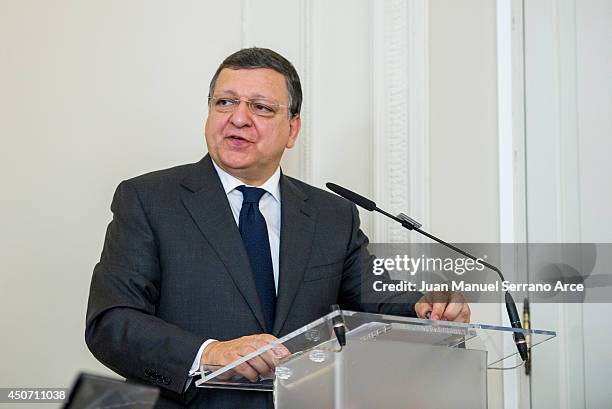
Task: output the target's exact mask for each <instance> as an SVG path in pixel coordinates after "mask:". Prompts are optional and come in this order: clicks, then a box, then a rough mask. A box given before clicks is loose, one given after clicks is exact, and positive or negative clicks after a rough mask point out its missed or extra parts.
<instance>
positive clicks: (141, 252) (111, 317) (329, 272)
mask: <svg viewBox="0 0 612 409" xmlns="http://www.w3.org/2000/svg"><path fill="white" fill-rule="evenodd" d="M301 101H302V92H301V85H300V81H299V77H298V75H297V73H296V71H295V69H294V67H293V66H292V65H291V63H290V62H289V61H287V60H286V59H285V58H283V57H282V56H280V55H279V54H277V53H275V52H273V51H271V50H267V49H260V48H251V49H244V50H241V51H238V52H236V53H234V54H232V55H231V56H229V57H228V58H227V59H226V60H225V61H224V62H223V63H222V64H221V65H220V67H219V68H218V70H217V72H216V73H215V75H214V77H213V79H212V81H211V85H210V91H209V114H208V118H207V121H206V128H205V135H206V143H207V146H208V152H209V153H208V155H206V157H204V159H202V160H201V161H200V162H198V163H195V164H190V165H184V166H179V167H175V168H171V169H167V170H163V171H158V172H153V173H150V174H146V175H143V176H140V177H137V178H134V179H131V180H127V181H124V182H122V183H121V184H120V185H119V187H118V188H117V191H116V193H115V197H114V199H113V204H112V206H111V209H112V211H113V213H114V216H113V220H112V222H111V223H110V225H109V227H108V230H107V235H106V240H105V244H104V250H103V252H102V256H101V259H100V262H99V263H98V264H97V265H96V267H95V269H94V274H93V277H92V283H91V290H90V297H89V305H88V311H87V327H86V334H85V336H86V341H87V345H88V346H89V348H90V350H91V351H92V353H93V354H94V355H95V356H96V357H97V358H98V359H99V360H100V361H101V362H102V363H104V364H105V365H106V366H108V367H109V368H111V369H112V370H114V371H116V372H117V373H119V374H120V375H122V376H125V377H126V378H128V379H133V380H139V381H146V382H152V383H154V384H156V385H158V386H160V388H161V390H162V396H163V398H162V399H161V400H160V402H159V404H158V407H159V408H182V407H192V408H204V407H205V408H208V409H214V408H265V407H272V400H271V396H270V395H271V394H269V393H262V392H244V391H227V390H215V389H205V390H196V388H194V386H193V382H192V379H191V377H190V376H191V374H193V372H194V371H195V370H197V369H198V367H200V366H209V365H225V364H228V363H230V362H232V361H233V360H235V359H237V358H239V357H241V356H244V355H246V354H248V353H250V352H252V351H254V350H256V349H258V348H260V347H262V346H264V345H265V344H267V343H268V342H270V341H272V340H274V339H276V337H277V336H282V335H285V334H287V333H289V332H290V331H292V330H295V329H297V328H299V327H301V326H303V325H305V324H307V323H308V322H310V321H313V320H315V319H317V318H319V317H320V316H322V315H324V314H326V313H328V312H329V307H330V305H332V304H340V306H341V307H342V308H345V309H352V310H364V311H380V312H385V313H390V314H402V315H412V316H414V315H418V316H424V314H425V313H426V312H432V318H434V319H442V318H444V319H448V320H457V321H467V320H469V313H470V312H469V307H468V306H467V304H465V303H464V302H463V301H462V300H461V299H451V298H450V297H452V296H450V295H449V298H448V299H445V300H442V301H443V302H436V303H434V302H433V300H430V299H426V298H421V300H420V302H419V303H416V302H417V301H418V300H419V298H420V297H421V296H422V294H420V293H414V294H405V295H404V296H403V297H404V301H405V303H403V304H399V303H389V302H385V300H380V302H371V300H369V301H370V302H368V303H364V302H363V297H362V296H363V294H361V288H362V287H361V278H362V272H364V270H365V268H366V265H367V263H368V261H369V260H370V258H369V255H368V254H367V251H366V249H365V247H366V245H367V238H366V237H365V236H364V234H363V233H362V232H361V230H360V229H359V218H358V212H357V209H356V208H355V206H354V205H352V204H350V203H348V202H347V201H345V200H344V199H341V198H339V197H337V196H335V195H332V194H330V193H328V192H325V191H322V190H319V189H316V188H314V187H312V186H309V185H306V184H305V183H302V182H300V181H298V180H296V179H292V178H290V177H288V176H285V175H283V174H282V173H281V171H280V168H279V163H280V160H281V157H282V155H283V152H284V150H285V149H286V148H292V147H293V146H294V144H295V142H296V139H297V136H298V133H299V130H300V125H301V118H300V106H301ZM436 301H437V300H436ZM415 305H416V306H415ZM285 353H286V351H285ZM279 358H280V356H276V355H274V354H271V353H270V354H266V355H264V356H263V357H262V358H256V359H253V360H251V361H249V362H248V363H245V364H244V365H241V366H240V367H238V368H236V372H237V373H239V374H240V375H243V376H245V377H247V378H248V379H251V380H254V379H256V378H257V376H258V375H260V374H261V375H264V376H265V375H269V374H270V373H271V371H272V370H273V368H274V366H275V365H276V363H277V362H278V359H279Z"/></svg>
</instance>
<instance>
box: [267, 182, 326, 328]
mask: <svg viewBox="0 0 612 409" xmlns="http://www.w3.org/2000/svg"><path fill="white" fill-rule="evenodd" d="M280 186H281V234H280V261H279V283H278V299H277V303H276V318H275V320H274V329H273V331H272V334H274V335H278V333H279V332H280V330H281V329H282V328H283V324H284V323H285V321H286V319H287V316H288V315H289V311H290V310H291V305H292V304H293V300H294V299H295V295H296V294H297V291H298V289H299V287H300V284H301V283H302V279H303V277H304V270H305V269H306V266H307V264H308V259H309V257H310V252H311V250H312V241H313V238H314V231H315V224H316V219H317V211H316V209H315V208H313V207H312V206H310V205H309V204H308V203H307V200H308V197H307V196H306V194H305V193H304V192H303V191H302V190H301V189H300V188H299V187H298V186H296V185H295V184H294V183H293V182H292V181H291V180H290V179H289V178H288V177H286V176H284V175H282V176H281V180H280Z"/></svg>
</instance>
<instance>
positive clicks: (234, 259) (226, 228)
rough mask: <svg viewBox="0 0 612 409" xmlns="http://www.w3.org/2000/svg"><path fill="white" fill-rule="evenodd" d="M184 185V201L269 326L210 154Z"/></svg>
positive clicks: (218, 254)
mask: <svg viewBox="0 0 612 409" xmlns="http://www.w3.org/2000/svg"><path fill="white" fill-rule="evenodd" d="M181 185H183V186H184V187H186V188H187V189H188V191H185V192H184V194H183V196H182V200H183V204H184V205H185V207H186V208H187V210H188V211H189V213H190V214H191V217H192V218H193V220H194V221H195V223H196V224H197V226H198V228H199V229H200V231H201V232H202V234H203V235H204V236H205V237H206V239H207V240H208V243H209V244H210V245H211V247H212V248H213V249H214V250H215V252H216V253H217V256H218V257H219V258H220V259H221V261H222V262H223V264H224V265H225V267H226V268H227V271H228V273H229V274H230V275H231V277H232V279H233V280H234V283H235V284H236V287H238V290H239V291H240V293H241V294H242V296H243V297H244V299H245V300H246V302H247V303H248V305H249V307H250V308H251V310H252V312H253V315H255V317H256V318H257V321H259V324H260V325H261V327H262V328H264V329H265V328H266V326H265V321H264V318H263V312H262V309H261V304H260V302H259V297H258V295H257V289H256V287H255V280H254V278H253V274H252V273H251V266H250V264H249V258H248V255H247V253H246V250H245V248H244V244H243V242H242V238H241V237H240V232H239V231H238V227H237V226H236V222H235V220H234V216H233V215H232V210H231V208H230V205H229V202H228V200H227V195H226V194H225V191H224V189H223V185H222V184H221V181H220V180H219V176H218V175H217V172H216V171H215V168H214V166H213V164H212V160H211V159H210V156H208V155H206V156H205V157H204V159H202V160H201V161H200V162H198V163H196V164H195V165H194V167H193V171H192V172H191V173H190V174H189V176H187V177H186V178H185V179H184V180H183V181H182V183H181ZM203 262H205V261H203Z"/></svg>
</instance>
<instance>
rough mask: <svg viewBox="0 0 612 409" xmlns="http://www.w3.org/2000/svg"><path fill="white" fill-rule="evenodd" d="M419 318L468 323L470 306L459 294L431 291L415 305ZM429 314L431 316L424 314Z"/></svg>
mask: <svg viewBox="0 0 612 409" xmlns="http://www.w3.org/2000/svg"><path fill="white" fill-rule="evenodd" d="M415 311H416V313H417V315H418V317H419V318H429V319H432V320H444V321H456V322H470V306H469V305H468V303H467V302H465V298H464V297H463V295H462V294H461V293H457V292H453V291H432V292H429V293H427V294H425V295H424V296H422V297H421V298H420V299H419V301H417V303H416V305H415ZM428 312H431V316H429V317H427V316H426V314H427V313H428Z"/></svg>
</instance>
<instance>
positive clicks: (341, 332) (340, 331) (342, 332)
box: [330, 304, 346, 349]
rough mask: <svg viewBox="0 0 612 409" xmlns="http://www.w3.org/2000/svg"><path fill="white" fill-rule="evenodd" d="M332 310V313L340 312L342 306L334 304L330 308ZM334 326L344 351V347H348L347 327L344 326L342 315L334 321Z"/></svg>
mask: <svg viewBox="0 0 612 409" xmlns="http://www.w3.org/2000/svg"><path fill="white" fill-rule="evenodd" d="M330 310H331V312H334V311H339V310H340V306H339V305H338V304H333V305H331V306H330ZM332 326H333V327H334V334H336V338H337V339H338V344H340V349H342V347H344V346H346V325H345V324H344V318H343V317H342V315H340V316H338V317H334V318H333V319H332Z"/></svg>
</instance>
